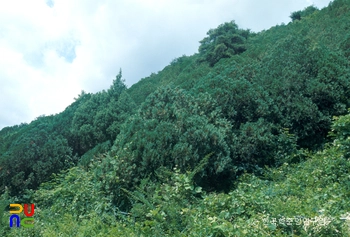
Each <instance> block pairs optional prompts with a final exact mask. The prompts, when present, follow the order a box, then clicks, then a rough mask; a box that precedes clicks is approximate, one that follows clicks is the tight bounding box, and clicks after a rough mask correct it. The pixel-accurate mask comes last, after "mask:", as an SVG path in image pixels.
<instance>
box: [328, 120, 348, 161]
mask: <svg viewBox="0 0 350 237" xmlns="http://www.w3.org/2000/svg"><path fill="white" fill-rule="evenodd" d="M331 136H332V137H335V138H336V139H335V141H334V143H335V144H336V145H337V146H338V147H340V148H341V149H342V151H343V152H344V156H345V158H349V157H350V115H349V114H348V115H345V116H341V117H334V123H333V125H332V132H331Z"/></svg>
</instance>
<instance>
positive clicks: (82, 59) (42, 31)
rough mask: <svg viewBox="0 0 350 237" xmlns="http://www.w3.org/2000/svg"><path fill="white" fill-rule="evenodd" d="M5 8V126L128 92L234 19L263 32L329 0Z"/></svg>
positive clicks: (128, 1) (19, 2) (88, 2)
mask: <svg viewBox="0 0 350 237" xmlns="http://www.w3.org/2000/svg"><path fill="white" fill-rule="evenodd" d="M0 1H1V7H0V83H1V84H0V111H1V112H0V129H2V128H3V127H5V126H12V125H16V124H20V123H23V122H25V123H29V122H30V121H32V120H33V119H35V118H36V117H38V116H40V115H44V114H45V115H51V114H56V113H59V112H62V111H63V110H64V109H65V108H66V107H67V106H68V105H70V104H71V103H72V102H73V101H74V97H77V96H78V94H80V92H81V91H82V90H84V91H86V92H93V93H95V92H98V91H101V90H103V89H105V90H106V89H108V88H109V87H110V85H111V84H112V81H113V79H115V76H116V75H117V74H118V72H119V69H120V68H121V69H122V72H123V78H124V79H125V82H126V84H127V86H128V87H130V86H131V85H132V84H134V83H136V82H137V81H139V80H140V79H141V78H144V77H147V76H149V75H150V74H151V73H157V72H158V71H161V70H162V69H163V68H164V67H165V66H167V65H168V64H169V63H170V62H171V61H172V60H173V59H175V58H177V57H180V56H182V55H192V54H194V53H196V52H197V50H198V47H199V41H200V40H202V39H203V38H204V37H205V36H206V33H207V32H208V30H209V29H212V28H216V27H217V26H218V25H220V24H222V23H224V22H228V21H231V20H235V21H236V23H237V24H238V26H239V27H240V28H244V29H251V30H252V31H254V32H259V31H261V30H264V29H269V28H270V27H272V26H275V25H277V24H281V23H285V24H287V23H288V22H290V18H289V16H290V13H291V12H293V11H297V10H302V9H304V8H305V7H307V6H310V5H312V4H313V5H314V6H316V7H317V8H319V9H322V8H323V7H325V6H328V4H329V2H330V0H314V1H311V0H215V1H213V0H162V1H161V0H99V1H96V0H31V1H28V0H11V1H4V0H0Z"/></svg>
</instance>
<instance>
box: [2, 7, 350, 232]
mask: <svg viewBox="0 0 350 237" xmlns="http://www.w3.org/2000/svg"><path fill="white" fill-rule="evenodd" d="M290 18H291V20H292V21H291V22H290V23H288V24H282V25H277V26H274V27H272V28H270V29H269V30H264V31H262V32H258V33H256V32H251V31H250V30H247V29H241V28H239V26H238V25H237V24H236V23H235V21H231V22H226V23H223V24H221V25H219V26H218V27H217V28H215V29H210V30H209V31H208V33H207V36H206V37H205V38H204V39H203V40H201V41H200V46H199V48H198V53H196V54H194V55H192V56H185V55H184V56H182V57H179V58H176V59H174V60H173V61H172V62H171V63H170V64H169V65H168V66H167V67H165V68H164V69H163V70H162V71H160V72H158V73H153V74H151V75H150V76H149V77H147V78H143V79H141V80H140V81H139V82H138V83H136V84H134V85H133V86H131V87H130V88H127V87H126V85H125V84H124V80H123V77H122V71H121V70H120V71H119V73H118V74H117V76H116V78H115V79H114V80H113V82H112V84H111V86H110V88H109V89H108V90H103V91H101V92H98V93H95V94H94V93H87V92H85V91H82V92H81V94H80V95H78V96H77V98H75V101H74V102H73V103H72V104H71V105H69V106H68V107H67V108H66V109H65V110H64V111H63V112H61V113H59V114H56V115H50V116H40V117H38V118H36V119H35V120H34V121H32V122H31V123H29V124H20V125H16V126H12V127H6V128H3V129H2V130H1V131H0V195H1V198H0V209H1V210H2V211H1V212H0V213H1V214H0V222H1V223H0V224H1V225H0V236H49V237H52V236H82V237H86V236H93V237H95V236H216V237H219V236H325V237H329V236H350V160H349V157H350V110H348V109H349V108H350V67H349V66H350V33H349V32H350V24H349V22H350V0H334V1H333V2H331V3H330V4H329V5H328V7H326V8H323V9H317V8H316V7H314V6H310V7H307V8H305V9H303V10H300V11H297V12H293V13H291V15H290ZM10 203H20V204H25V203H28V204H30V203H34V204H35V214H34V216H33V217H34V219H35V220H34V227H33V228H25V227H23V226H21V227H20V228H10V227H9V217H10V214H9V204H10ZM21 216H22V217H24V215H22V214H21Z"/></svg>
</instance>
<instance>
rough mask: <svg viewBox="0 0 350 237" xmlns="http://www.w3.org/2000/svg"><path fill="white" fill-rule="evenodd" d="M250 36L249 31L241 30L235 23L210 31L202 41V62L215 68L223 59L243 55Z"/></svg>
mask: <svg viewBox="0 0 350 237" xmlns="http://www.w3.org/2000/svg"><path fill="white" fill-rule="evenodd" d="M249 34H250V32H249V30H242V29H239V28H238V26H237V24H236V23H235V22H234V21H231V22H226V23H224V24H221V25H220V26H218V27H217V28H216V29H211V30H209V31H208V33H207V35H208V37H205V38H204V39H203V40H201V41H200V43H201V45H200V46H199V49H198V51H199V54H200V55H201V58H200V62H201V61H207V62H208V63H209V65H210V66H214V65H215V64H216V63H217V62H218V61H219V60H220V59H221V58H230V57H232V56H233V55H235V54H240V53H243V52H244V51H246V46H245V41H246V40H247V38H248V36H249Z"/></svg>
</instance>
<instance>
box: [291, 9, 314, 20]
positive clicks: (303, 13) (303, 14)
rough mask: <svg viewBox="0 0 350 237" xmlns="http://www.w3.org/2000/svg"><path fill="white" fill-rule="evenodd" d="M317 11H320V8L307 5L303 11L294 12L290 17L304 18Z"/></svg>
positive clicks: (293, 18) (294, 18) (295, 18)
mask: <svg viewBox="0 0 350 237" xmlns="http://www.w3.org/2000/svg"><path fill="white" fill-rule="evenodd" d="M316 11H318V9H317V8H316V7H314V6H309V7H306V8H305V9H304V10H302V11H296V12H293V13H292V14H291V15H290V18H291V19H292V21H296V20H301V19H302V18H305V17H308V16H310V15H311V14H313V13H314V12H316Z"/></svg>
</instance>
